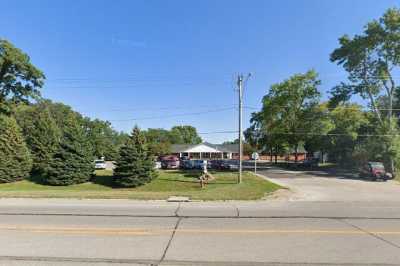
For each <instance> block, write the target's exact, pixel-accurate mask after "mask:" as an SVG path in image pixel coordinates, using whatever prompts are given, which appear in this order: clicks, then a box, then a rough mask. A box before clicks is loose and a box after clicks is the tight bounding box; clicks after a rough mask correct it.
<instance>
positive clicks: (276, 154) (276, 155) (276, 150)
mask: <svg viewBox="0 0 400 266" xmlns="http://www.w3.org/2000/svg"><path fill="white" fill-rule="evenodd" d="M277 163H278V147H277V146H276V147H275V164H277Z"/></svg>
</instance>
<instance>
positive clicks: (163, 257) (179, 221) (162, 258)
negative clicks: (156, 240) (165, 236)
mask: <svg viewBox="0 0 400 266" xmlns="http://www.w3.org/2000/svg"><path fill="white" fill-rule="evenodd" d="M182 219H183V218H182V217H179V218H178V220H177V221H176V224H175V227H174V231H172V234H171V237H170V238H169V240H168V243H167V246H166V247H165V250H164V252H163V254H162V256H161V259H160V261H159V262H158V263H157V264H155V265H160V264H161V263H162V262H163V261H164V259H165V256H166V255H167V252H168V249H169V247H170V246H171V243H172V240H173V239H174V236H175V234H176V231H177V229H178V227H179V224H180V223H181V221H182Z"/></svg>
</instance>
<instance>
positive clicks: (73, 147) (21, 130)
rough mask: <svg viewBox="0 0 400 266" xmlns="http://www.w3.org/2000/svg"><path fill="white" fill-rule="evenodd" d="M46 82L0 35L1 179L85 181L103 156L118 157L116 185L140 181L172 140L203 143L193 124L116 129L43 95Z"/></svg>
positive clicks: (58, 182) (152, 174)
mask: <svg viewBox="0 0 400 266" xmlns="http://www.w3.org/2000/svg"><path fill="white" fill-rule="evenodd" d="M44 83H45V75H44V74H43V72H42V71H40V70H39V69H37V68H36V67H35V66H34V65H33V64H32V63H31V61H30V58H29V56H28V55H26V54H25V53H23V52H22V51H21V50H20V49H18V48H16V47H15V46H14V45H13V44H11V43H10V42H9V41H7V40H4V39H0V183H4V182H14V181H19V180H22V179H24V178H29V177H32V176H36V177H39V178H40V180H41V182H43V183H45V184H48V185H72V184H78V183H83V182H87V181H89V180H90V178H91V176H92V175H93V172H94V160H95V159H96V158H100V157H105V158H106V159H107V160H110V161H116V164H117V168H116V169H115V178H114V181H115V184H116V185H120V186H137V185H142V184H144V183H146V182H149V181H151V180H152V179H153V178H154V177H155V176H156V174H155V172H154V169H153V168H154V157H155V156H158V155H163V154H166V153H169V148H170V145H171V144H186V143H187V144H196V143H200V142H201V141H202V140H201V138H200V137H199V136H198V134H197V131H196V129H195V128H194V127H192V126H175V127H173V128H171V130H169V131H168V130H164V129H148V130H145V131H142V130H140V129H139V128H138V127H137V126H135V128H134V129H133V130H132V133H131V134H130V135H128V134H126V133H123V132H118V131H116V130H114V129H113V128H112V126H111V124H110V123H109V122H108V121H103V120H100V119H90V118H88V117H85V116H83V115H82V114H80V113H78V112H76V111H74V110H72V108H71V107H70V106H68V105H65V104H62V103H54V102H52V101H50V100H48V99H43V98H42V97H41V94H40V89H41V88H42V87H43V85H44Z"/></svg>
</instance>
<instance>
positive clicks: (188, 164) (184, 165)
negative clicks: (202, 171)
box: [180, 160, 194, 170]
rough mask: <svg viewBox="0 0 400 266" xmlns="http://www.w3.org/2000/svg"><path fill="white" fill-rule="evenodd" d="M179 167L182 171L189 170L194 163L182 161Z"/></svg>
mask: <svg viewBox="0 0 400 266" xmlns="http://www.w3.org/2000/svg"><path fill="white" fill-rule="evenodd" d="M180 167H181V168H182V169H186V170H190V169H193V168H194V161H192V160H182V161H181V164H180Z"/></svg>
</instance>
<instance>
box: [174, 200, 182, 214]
mask: <svg viewBox="0 0 400 266" xmlns="http://www.w3.org/2000/svg"><path fill="white" fill-rule="evenodd" d="M180 208H181V203H180V202H179V203H178V207H176V210H175V212H174V214H175V216H176V217H179V210H180Z"/></svg>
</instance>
